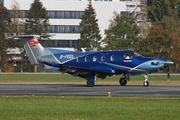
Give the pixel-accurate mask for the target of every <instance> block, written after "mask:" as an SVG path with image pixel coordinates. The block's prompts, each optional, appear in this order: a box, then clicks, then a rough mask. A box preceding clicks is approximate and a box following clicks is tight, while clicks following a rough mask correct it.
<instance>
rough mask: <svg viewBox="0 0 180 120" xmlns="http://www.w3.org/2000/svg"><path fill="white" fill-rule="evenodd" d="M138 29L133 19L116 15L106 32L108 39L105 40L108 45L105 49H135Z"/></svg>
mask: <svg viewBox="0 0 180 120" xmlns="http://www.w3.org/2000/svg"><path fill="white" fill-rule="evenodd" d="M137 33H138V28H137V25H136V23H135V20H134V19H133V18H132V17H128V16H122V17H121V16H120V15H119V14H117V13H114V19H113V20H111V23H110V25H109V28H108V29H106V30H105V34H106V37H105V39H104V40H103V42H104V44H106V46H105V48H104V49H111V50H112V49H113V50H115V49H118V50H119V49H133V44H134V43H135V42H136V40H137V38H136V36H137Z"/></svg>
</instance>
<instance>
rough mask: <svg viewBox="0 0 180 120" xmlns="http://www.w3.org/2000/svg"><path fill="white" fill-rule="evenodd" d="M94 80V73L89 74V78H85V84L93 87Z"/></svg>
mask: <svg viewBox="0 0 180 120" xmlns="http://www.w3.org/2000/svg"><path fill="white" fill-rule="evenodd" d="M95 81H96V75H91V76H90V78H88V79H87V86H88V87H93V86H94V83H95Z"/></svg>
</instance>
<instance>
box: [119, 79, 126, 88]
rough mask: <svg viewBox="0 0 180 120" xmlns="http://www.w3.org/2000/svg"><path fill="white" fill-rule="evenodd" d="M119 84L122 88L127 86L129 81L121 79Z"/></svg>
mask: <svg viewBox="0 0 180 120" xmlns="http://www.w3.org/2000/svg"><path fill="white" fill-rule="evenodd" d="M119 84H120V85H121V86H125V85H126V84H127V80H125V79H123V78H120V80H119Z"/></svg>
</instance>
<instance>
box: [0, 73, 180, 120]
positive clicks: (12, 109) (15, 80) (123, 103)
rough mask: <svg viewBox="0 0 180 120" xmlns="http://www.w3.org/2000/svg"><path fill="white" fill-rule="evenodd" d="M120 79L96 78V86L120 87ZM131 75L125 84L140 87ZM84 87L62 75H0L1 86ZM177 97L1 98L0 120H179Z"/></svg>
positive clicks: (159, 79) (179, 81)
mask: <svg viewBox="0 0 180 120" xmlns="http://www.w3.org/2000/svg"><path fill="white" fill-rule="evenodd" d="M120 77H121V76H114V77H108V78H106V79H105V80H101V79H98V80H97V82H96V84H99V85H119V83H118V82H119V81H118V80H119V78H120ZM143 81H144V77H143V76H132V77H131V81H130V82H128V84H127V85H142V82H143ZM149 82H150V85H158V86H163V85H164V86H180V78H179V76H175V75H174V76H171V80H170V81H167V76H149ZM6 83H7V84H36V83H38V84H86V81H85V80H84V79H82V78H79V77H72V76H70V75H67V74H65V75H63V74H0V84H6ZM179 103H180V98H156V97H155V98H150V97H148V98H146V97H90V96H89V97H87V96H86V97H82V96H78V97H71V96H0V120H142V119H143V120H170V119H173V120H179V119H180V115H179V113H180V104H179Z"/></svg>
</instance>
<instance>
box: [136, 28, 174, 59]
mask: <svg viewBox="0 0 180 120" xmlns="http://www.w3.org/2000/svg"><path fill="white" fill-rule="evenodd" d="M135 46H136V47H135V50H136V51H137V52H139V53H141V54H142V55H144V56H149V57H157V56H161V57H164V58H169V57H170V56H169V54H170V47H171V40H170V39H169V35H168V32H167V30H165V29H164V28H163V26H161V25H156V26H153V27H151V29H150V31H149V33H148V35H147V37H146V38H139V41H138V42H137V43H136V45H135Z"/></svg>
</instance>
